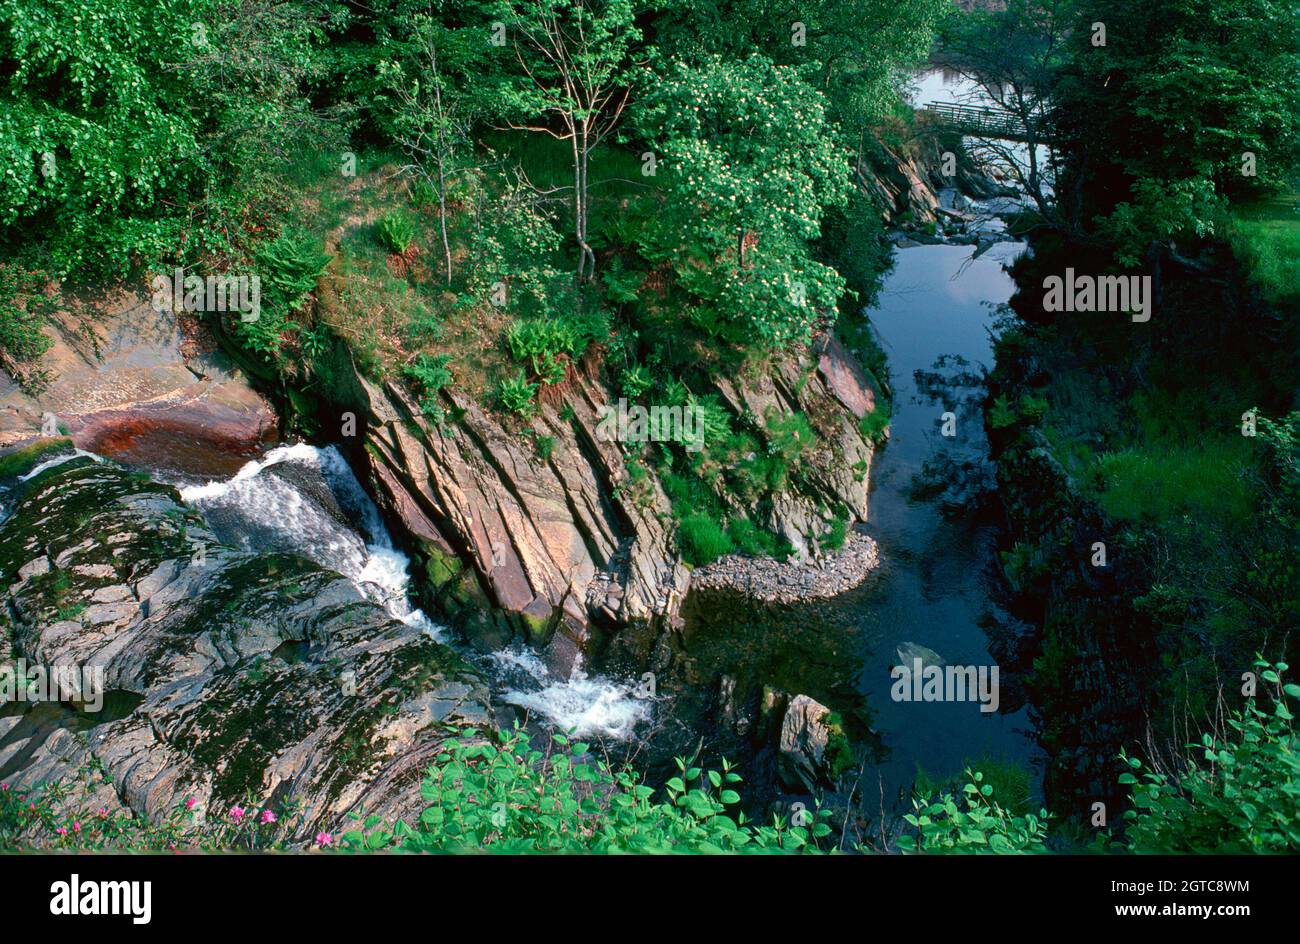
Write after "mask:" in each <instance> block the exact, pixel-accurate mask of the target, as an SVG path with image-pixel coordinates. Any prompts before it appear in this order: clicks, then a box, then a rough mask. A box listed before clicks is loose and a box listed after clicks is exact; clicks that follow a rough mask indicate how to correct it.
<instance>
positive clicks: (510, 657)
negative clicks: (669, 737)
mask: <svg viewBox="0 0 1300 944" xmlns="http://www.w3.org/2000/svg"><path fill="white" fill-rule="evenodd" d="M492 658H493V660H494V661H495V662H496V663H497V665H498V667H499V668H500V669H501V671H502V673H503V674H504V675H506V676H507V677H508V678H510V679H512V680H514V681H515V682H517V683H520V685H518V686H517V687H513V688H509V689H507V690H506V691H505V692H504V693H503V694H502V696H501V697H502V700H503V701H506V702H508V703H510V704H512V705H518V706H519V707H520V708H526V709H528V710H529V711H532V712H535V713H536V714H538V715H541V716H542V717H543V718H545V719H546V720H547V721H549V722H550V723H552V724H554V725H555V726H556V727H557V728H559V729H560V730H562V731H566V732H572V733H573V734H575V735H577V736H579V737H587V736H590V735H601V736H604V737H612V738H617V739H620V740H623V739H627V738H630V737H632V735H633V734H634V732H635V730H636V726H637V725H638V724H640V723H641V722H643V721H646V720H647V719H649V717H650V710H651V705H652V703H651V701H650V700H649V699H647V698H642V697H638V695H637V694H636V687H635V686H634V685H632V684H630V683H625V682H616V681H614V680H612V679H608V678H602V677H599V676H597V677H596V678H591V677H589V676H588V675H587V673H586V672H585V671H584V670H583V668H582V666H581V665H578V666H575V667H574V670H573V674H572V675H570V677H569V678H568V679H557V678H555V677H554V676H552V675H551V673H550V670H549V669H547V667H546V664H545V663H544V662H542V660H541V659H540V658H538V656H537V654H536V653H534V652H533V651H531V650H529V649H523V648H519V647H515V648H511V649H504V650H502V651H500V652H494V653H493V654H492Z"/></svg>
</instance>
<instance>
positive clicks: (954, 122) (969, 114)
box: [921, 102, 1052, 144]
mask: <svg viewBox="0 0 1300 944" xmlns="http://www.w3.org/2000/svg"><path fill="white" fill-rule="evenodd" d="M921 110H922V111H923V112H927V113H929V114H930V115H933V116H934V118H935V119H936V120H938V121H939V122H940V123H942V124H944V125H947V126H948V127H950V128H952V129H953V130H955V131H959V132H961V133H962V134H969V135H972V136H975V137H981V138H1005V139H1007V140H1009V141H1028V140H1029V137H1030V134H1029V131H1030V128H1029V127H1028V126H1027V125H1026V123H1025V122H1024V121H1023V120H1022V119H1021V117H1020V116H1019V115H1017V114H1015V113H1014V112H1010V111H1007V110H1006V109H1005V108H997V107H994V106H991V105H954V104H950V103H947V102H930V103H929V104H928V105H923V106H921ZM1033 132H1034V134H1033V138H1034V141H1035V142H1037V143H1039V144H1051V143H1052V135H1051V132H1050V131H1049V130H1048V129H1047V128H1045V127H1043V126H1041V125H1038V126H1035V127H1034V128H1033Z"/></svg>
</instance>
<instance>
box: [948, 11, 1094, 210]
mask: <svg viewBox="0 0 1300 944" xmlns="http://www.w3.org/2000/svg"><path fill="white" fill-rule="evenodd" d="M1072 13H1073V0H1008V2H1007V3H1006V4H1005V5H1004V6H1002V7H1001V8H999V9H992V10H986V9H979V8H977V9H974V10H971V11H969V12H965V13H961V14H958V15H955V16H952V17H949V18H948V19H947V20H946V21H945V23H944V27H943V29H942V30H941V33H940V39H941V43H942V48H943V57H944V64H945V65H947V66H951V67H952V68H954V69H956V70H957V71H958V72H960V73H961V74H962V75H963V76H965V77H966V78H968V79H970V80H971V81H973V82H975V83H976V84H977V85H978V86H979V89H980V96H979V98H980V99H981V101H980V104H983V103H985V102H987V101H992V102H995V103H996V104H997V105H998V106H999V107H1000V108H1002V109H1003V110H1004V111H1006V112H1008V113H1010V114H1011V115H1013V116H1014V117H1015V118H1017V119H1018V120H1019V123H1020V124H1022V125H1023V126H1024V128H1025V133H1026V136H1025V140H1024V142H1011V141H1006V140H1002V139H998V138H991V137H985V136H976V137H975V146H974V150H975V151H976V152H977V153H978V154H979V156H980V157H982V158H984V159H985V160H989V161H991V162H992V163H996V164H997V165H999V166H1001V167H1002V168H1004V169H1005V170H1007V171H1009V172H1010V173H1011V175H1012V176H1013V177H1014V178H1015V179H1016V181H1017V182H1018V183H1019V184H1020V186H1021V188H1022V189H1023V190H1024V191H1025V193H1027V194H1028V195H1029V197H1030V198H1031V199H1032V200H1033V201H1034V204H1035V205H1036V206H1037V207H1038V211H1039V213H1041V214H1042V215H1043V217H1044V218H1046V219H1048V220H1051V221H1053V222H1057V223H1059V222H1060V218H1059V215H1058V214H1057V212H1056V206H1055V199H1054V195H1053V193H1052V185H1053V184H1054V182H1055V179H1056V176H1057V174H1056V168H1055V167H1054V166H1049V167H1046V168H1045V167H1044V166H1043V162H1042V155H1041V154H1040V150H1041V148H1042V146H1043V144H1044V140H1045V138H1046V137H1047V136H1048V131H1049V129H1050V127H1051V123H1052V103H1053V97H1054V94H1055V90H1056V85H1057V83H1058V77H1059V75H1060V70H1061V68H1062V65H1063V64H1064V61H1065V52H1066V42H1065V33H1066V30H1067V29H1069V28H1070V27H1071V26H1072V25H1073V20H1072ZM1048 159H1049V161H1051V162H1052V163H1053V165H1054V160H1053V152H1050V151H1049V152H1048Z"/></svg>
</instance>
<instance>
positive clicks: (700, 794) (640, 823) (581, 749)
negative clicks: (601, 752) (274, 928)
mask: <svg viewBox="0 0 1300 944" xmlns="http://www.w3.org/2000/svg"><path fill="white" fill-rule="evenodd" d="M552 741H553V742H554V745H555V746H556V747H557V748H558V750H554V751H549V750H548V751H542V750H538V749H537V748H535V747H534V746H533V745H532V743H531V740H530V738H529V736H528V734H527V733H525V732H523V731H520V730H517V729H516V730H514V731H510V732H502V733H501V734H500V735H499V736H498V738H495V739H493V738H483V737H480V736H478V735H477V733H476V732H473V731H468V732H464V733H462V734H459V735H457V736H456V737H454V738H451V739H449V740H448V741H447V742H446V743H445V744H444V745H443V749H442V752H441V753H440V754H439V755H438V757H437V758H436V759H435V761H434V764H433V765H432V766H431V767H430V768H429V771H428V774H427V775H426V776H425V779H424V782H423V783H422V784H421V787H420V796H421V798H422V799H423V800H424V803H425V804H426V806H425V808H424V810H423V812H421V814H420V817H419V819H418V820H417V821H416V822H415V823H414V824H413V825H407V824H404V823H399V824H398V825H397V826H396V827H394V828H389V827H388V826H386V825H385V824H383V823H381V822H380V821H379V819H378V817H373V818H371V819H368V820H364V821H362V822H361V823H360V824H359V825H358V828H356V829H354V830H351V831H349V832H346V833H344V835H343V837H342V842H343V845H344V847H346V848H350V849H356V850H368V849H383V848H388V847H391V846H396V847H397V848H400V849H402V850H405V851H408V852H461V851H479V850H485V849H486V850H488V851H490V852H502V853H527V852H550V853H556V852H594V853H609V852H768V853H775V852H794V851H797V850H801V849H806V850H808V851H815V849H816V842H817V840H819V839H822V838H825V837H826V836H828V835H829V834H830V827H829V826H828V825H827V824H826V822H825V819H826V816H827V815H828V812H827V811H821V810H819V811H818V812H817V814H816V815H815V816H811V817H810V820H811V821H810V822H809V823H807V824H805V825H790V824H787V823H786V822H785V821H784V820H782V819H780V818H777V819H775V820H774V821H773V823H772V825H770V826H755V825H753V824H751V823H749V822H748V820H747V819H746V817H745V815H744V814H743V813H739V812H733V811H734V810H735V807H736V806H737V804H739V802H740V794H738V793H737V792H736V789H735V788H736V786H738V785H739V784H740V782H741V778H740V775H739V774H737V773H736V772H735V771H734V770H732V768H731V766H730V765H729V764H728V763H727V762H726V761H723V765H722V770H720V771H717V770H705V769H703V768H700V767H695V766H689V765H688V764H687V762H686V761H685V760H683V759H682V758H678V759H677V768H678V775H677V776H675V777H673V778H672V779H670V780H669V781H668V783H667V785H666V787H665V793H666V794H667V797H666V799H665V800H655V799H654V794H655V791H654V790H653V789H652V788H651V787H648V786H646V785H644V784H642V783H639V782H638V780H637V778H636V777H635V776H634V775H633V774H632V773H630V772H628V771H626V770H620V771H615V770H612V769H611V768H610V767H609V766H608V764H607V763H605V762H603V761H600V760H597V759H596V758H595V757H593V756H592V755H591V754H590V753H589V751H588V746H587V745H586V744H583V743H581V742H571V741H570V740H569V739H568V738H566V737H564V736H562V735H552Z"/></svg>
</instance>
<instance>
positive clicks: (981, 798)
mask: <svg viewBox="0 0 1300 944" xmlns="http://www.w3.org/2000/svg"><path fill="white" fill-rule="evenodd" d="M966 776H967V778H968V782H967V783H966V784H965V786H963V787H962V788H961V794H960V798H958V797H954V796H953V794H952V793H948V792H945V793H942V794H940V795H939V796H938V798H936V799H933V800H924V799H921V798H919V797H918V798H917V799H915V800H913V801H912V809H913V812H911V813H908V814H907V815H906V816H904V817H903V819H904V821H905V822H907V824H908V825H910V826H911V827H912V828H913V830H914V833H904V834H903V835H900V836H899V837H898V839H897V843H898V847H899V848H900V849H904V850H908V851H913V852H994V853H1028V852H1046V851H1047V848H1046V846H1045V845H1044V840H1045V839H1046V838H1047V823H1048V820H1049V818H1050V817H1049V814H1048V812H1047V811H1046V810H1042V811H1040V812H1039V814H1038V815H1036V816H1035V815H1034V814H1032V813H1027V814H1025V815H1023V816H1017V815H1015V814H1013V813H1011V812H1010V811H1008V810H1007V809H1005V808H1004V807H1002V806H1000V805H999V804H998V802H997V800H995V799H994V797H993V786H992V785H991V784H988V783H985V782H984V774H982V773H980V772H979V771H973V770H969V769H968V770H967V771H966Z"/></svg>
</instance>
